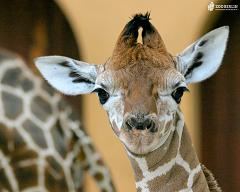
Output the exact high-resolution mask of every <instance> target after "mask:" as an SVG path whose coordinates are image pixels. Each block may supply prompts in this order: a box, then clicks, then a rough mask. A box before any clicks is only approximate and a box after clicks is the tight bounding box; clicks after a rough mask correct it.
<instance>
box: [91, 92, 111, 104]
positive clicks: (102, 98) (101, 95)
mask: <svg viewBox="0 0 240 192" xmlns="http://www.w3.org/2000/svg"><path fill="white" fill-rule="evenodd" d="M94 92H96V93H97V94H98V97H99V101H100V103H101V104H102V105H103V104H105V103H106V102H107V100H108V99H109V97H110V96H109V93H108V92H107V91H105V90H104V89H101V88H97V89H95V90H94Z"/></svg>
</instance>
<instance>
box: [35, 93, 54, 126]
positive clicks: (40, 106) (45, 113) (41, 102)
mask: <svg viewBox="0 0 240 192" xmlns="http://www.w3.org/2000/svg"><path fill="white" fill-rule="evenodd" d="M31 110H32V112H33V114H34V115H35V116H36V117H37V118H38V119H40V120H42V121H43V122H45V121H46V120H47V119H48V117H49V116H50V115H51V114H52V108H51V105H50V104H49V102H47V101H46V100H45V99H44V98H42V97H41V96H36V97H34V98H33V99H32V102H31Z"/></svg>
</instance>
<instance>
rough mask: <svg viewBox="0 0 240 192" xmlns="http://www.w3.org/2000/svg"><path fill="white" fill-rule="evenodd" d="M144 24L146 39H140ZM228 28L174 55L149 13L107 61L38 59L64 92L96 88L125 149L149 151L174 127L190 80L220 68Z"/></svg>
mask: <svg viewBox="0 0 240 192" xmlns="http://www.w3.org/2000/svg"><path fill="white" fill-rule="evenodd" d="M140 27H142V28H143V30H142V43H138V42H137V38H138V35H139V34H138V29H139V28H140ZM228 33H229V29H228V27H220V28H218V29H215V30H213V31H211V32H209V33H207V34H206V35H204V36H203V37H201V38H200V39H199V40H197V41H196V42H195V43H193V44H191V45H190V46H189V47H187V48H186V49H185V50H184V51H183V52H181V53H180V54H178V55H177V56H175V57H173V56H171V55H170V54H169V53H168V51H167V50H166V48H165V45H164V43H163V41H162V39H161V37H160V35H159V34H158V32H157V30H156V29H155V28H154V27H153V25H152V24H151V23H150V22H149V15H148V14H146V15H145V16H144V15H141V14H140V15H136V16H135V17H134V18H133V19H132V20H131V21H129V22H128V23H127V25H126V26H125V27H124V29H123V31H122V33H121V34H120V37H119V39H118V41H117V43H116V46H115V49H114V51H113V54H112V56H111V57H110V59H109V60H108V62H107V63H106V64H104V65H93V64H88V63H84V62H81V61H77V60H74V59H71V58H67V57H63V56H47V57H40V58H37V59H36V60H35V63H36V66H37V68H38V69H39V70H40V72H41V73H42V75H43V76H44V77H45V79H46V80H47V81H48V82H49V83H50V84H51V85H52V86H53V87H55V88H56V89H57V90H59V91H61V92H62V93H64V94H66V95H78V94H87V93H93V92H96V93H97V94H98V96H99V100H100V103H101V104H102V105H103V107H104V109H105V110H106V111H107V113H108V116H109V120H110V122H111V125H112V128H113V130H114V132H115V133H116V135H117V136H118V137H119V138H120V140H121V141H122V142H123V143H124V145H125V146H126V148H127V149H128V150H129V151H130V152H132V153H135V154H146V153H149V152H151V151H153V150H155V149H157V148H158V147H160V146H161V145H162V144H163V143H164V141H165V140H166V139H167V137H168V135H169V132H170V130H171V129H174V128H175V125H174V122H175V120H176V119H175V118H176V117H175V114H176V111H177V109H178V104H179V103H180V100H181V97H182V95H183V93H184V91H186V90H187V85H188V84H189V83H195V82H200V81H203V80H205V79H207V78H209V77H210V76H212V75H213V74H214V73H215V72H216V71H217V69H218V68H219V66H220V64H221V61H222V58H223V55H224V51H225V48H226V42H227V39H228Z"/></svg>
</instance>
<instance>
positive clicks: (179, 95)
mask: <svg viewBox="0 0 240 192" xmlns="http://www.w3.org/2000/svg"><path fill="white" fill-rule="evenodd" d="M185 91H189V90H188V88H187V87H178V88H177V89H175V90H174V91H173V92H172V94H171V95H172V97H173V99H174V100H175V101H176V103H177V104H179V103H180V102H181V98H182V96H183V93H184V92H185Z"/></svg>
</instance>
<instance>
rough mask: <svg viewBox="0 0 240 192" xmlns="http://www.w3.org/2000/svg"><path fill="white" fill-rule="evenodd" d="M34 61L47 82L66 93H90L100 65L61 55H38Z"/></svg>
mask: <svg viewBox="0 0 240 192" xmlns="http://www.w3.org/2000/svg"><path fill="white" fill-rule="evenodd" d="M34 62H35V64H36V67H37V68H38V69H39V71H40V73H41V74H42V75H43V77H44V78H45V79H46V80H47V81H48V82H49V84H50V85H52V86H53V87H54V88H56V89H57V90H58V91H60V92H62V93H64V94H66V95H79V94H87V93H91V92H92V91H93V89H94V87H95V80H96V78H97V71H98V70H99V69H100V67H101V65H93V64H88V63H85V62H82V61H77V60H74V59H71V58H68V57H63V56H45V57H38V58H36V59H35V60H34Z"/></svg>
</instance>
